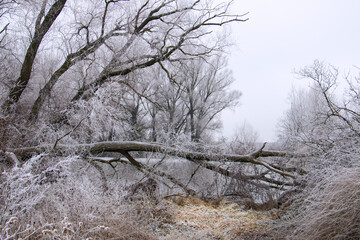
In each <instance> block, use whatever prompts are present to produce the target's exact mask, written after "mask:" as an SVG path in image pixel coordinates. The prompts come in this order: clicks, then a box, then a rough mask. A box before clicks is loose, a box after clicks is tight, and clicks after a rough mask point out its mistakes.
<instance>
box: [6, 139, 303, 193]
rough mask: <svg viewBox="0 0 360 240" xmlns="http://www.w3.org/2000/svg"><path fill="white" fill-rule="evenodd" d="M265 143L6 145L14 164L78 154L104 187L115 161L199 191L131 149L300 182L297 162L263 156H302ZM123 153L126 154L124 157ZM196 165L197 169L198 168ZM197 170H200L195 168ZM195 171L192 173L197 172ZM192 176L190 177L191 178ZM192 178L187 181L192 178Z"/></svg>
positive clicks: (263, 179) (271, 182)
mask: <svg viewBox="0 0 360 240" xmlns="http://www.w3.org/2000/svg"><path fill="white" fill-rule="evenodd" d="M265 146H266V143H265V144H264V145H263V146H262V147H261V148H260V149H259V150H258V151H256V152H254V153H252V154H247V155H236V154H216V153H203V152H194V151H188V150H183V149H178V148H175V147H170V146H166V145H163V144H160V143H144V142H98V143H91V144H78V145H64V144H57V143H56V144H52V145H50V144H48V145H41V146H33V147H23V148H14V149H5V151H4V152H5V153H6V154H7V155H9V154H11V156H12V158H11V159H10V160H11V161H10V162H11V164H13V163H14V162H16V160H14V159H22V160H18V161H17V162H18V163H17V165H21V162H22V161H24V159H26V158H28V157H30V156H32V155H34V154H41V153H48V154H53V155H56V156H66V155H79V156H82V158H84V159H86V160H87V161H89V162H90V163H91V164H92V165H93V166H94V167H95V168H96V169H98V170H99V173H100V174H101V178H102V180H103V182H104V190H107V186H106V176H105V173H104V171H102V168H101V167H100V166H99V165H98V164H108V165H110V166H111V167H112V168H114V169H115V166H114V163H120V164H130V165H132V166H133V167H135V168H136V169H137V170H138V171H140V172H143V173H148V174H153V175H156V176H158V177H160V178H166V179H167V180H169V181H170V182H172V183H173V184H175V185H177V186H179V187H181V188H182V189H183V190H184V191H185V192H186V193H187V194H189V195H194V194H196V192H195V191H194V190H193V189H190V188H189V187H188V186H187V184H184V183H182V182H181V181H179V180H177V179H176V178H174V177H173V176H171V175H170V174H167V173H165V172H162V171H159V170H157V169H156V168H155V167H152V166H149V165H147V164H143V163H141V162H140V161H137V160H136V159H135V158H134V157H133V156H132V155H131V153H132V152H152V153H161V154H164V155H166V156H176V157H180V158H183V159H186V160H188V161H191V162H193V163H195V164H197V165H198V168H200V167H202V168H205V169H208V170H211V171H214V172H216V173H218V174H220V175H223V176H226V177H229V178H232V179H238V180H246V181H250V182H252V183H253V184H256V185H257V186H260V187H263V188H275V189H282V190H285V189H286V188H287V187H294V186H297V185H299V183H297V181H296V176H298V175H302V174H305V173H306V172H305V171H304V170H303V169H301V168H297V167H295V166H283V165H276V164H274V163H272V162H271V161H266V160H264V158H269V157H303V156H299V155H297V156H295V155H294V154H289V153H286V152H279V151H266V150H264V148H265ZM105 153H119V154H120V155H119V157H111V158H104V157H102V156H104V154H105ZM122 157H125V159H123V158H122ZM218 163H232V164H238V163H246V164H252V165H255V166H259V167H261V172H260V173H257V174H252V175H246V174H239V173H238V172H235V171H234V170H233V169H231V166H229V165H228V166H225V167H224V166H221V165H219V164H218ZM198 168H197V169H198ZM196 171H197V170H196ZM195 173H196V172H194V173H193V174H192V177H193V175H195ZM192 177H191V178H192ZM190 181H191V179H190V180H189V181H188V182H190Z"/></svg>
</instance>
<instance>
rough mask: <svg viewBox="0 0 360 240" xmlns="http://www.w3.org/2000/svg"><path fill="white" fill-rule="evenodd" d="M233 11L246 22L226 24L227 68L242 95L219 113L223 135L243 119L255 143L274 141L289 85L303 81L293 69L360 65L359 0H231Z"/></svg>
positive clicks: (347, 67)
mask: <svg viewBox="0 0 360 240" xmlns="http://www.w3.org/2000/svg"><path fill="white" fill-rule="evenodd" d="M233 11H234V12H236V13H238V14H241V13H245V12H249V14H248V17H249V20H248V21H247V22H245V23H239V24H235V25H233V26H232V38H233V40H235V42H236V47H235V48H234V49H232V51H231V55H230V61H229V68H230V69H231V70H232V71H233V73H234V77H235V79H236V83H235V84H234V88H236V89H238V90H240V91H241V92H242V93H243V96H242V97H241V100H240V102H241V104H240V106H239V107H237V108H236V109H235V110H234V111H226V112H224V113H223V114H222V118H223V125H224V127H223V134H224V136H226V137H230V136H231V135H232V133H233V132H234V131H235V129H236V128H237V127H240V126H241V125H242V124H243V122H244V121H246V122H247V123H249V124H250V125H252V127H253V128H254V130H256V131H257V132H258V133H259V136H260V137H259V140H260V141H274V140H276V137H277V134H276V124H277V123H278V121H279V119H280V118H281V117H282V115H283V113H284V111H285V110H286V109H287V108H288V107H289V101H288V96H289V93H290V91H291V88H292V87H301V86H306V85H307V83H305V82H304V81H301V80H299V79H298V78H297V76H296V75H295V74H294V73H293V72H294V70H295V69H299V68H301V67H303V66H305V65H308V64H311V63H313V61H314V60H315V59H319V60H322V61H326V62H328V63H330V64H333V65H334V66H337V67H339V68H340V73H345V72H346V71H349V70H351V71H355V70H356V69H355V68H354V67H353V66H354V65H355V66H359V67H360V1H359V0H235V6H234V8H233Z"/></svg>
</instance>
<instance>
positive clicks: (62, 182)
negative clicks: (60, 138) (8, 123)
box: [0, 155, 151, 239]
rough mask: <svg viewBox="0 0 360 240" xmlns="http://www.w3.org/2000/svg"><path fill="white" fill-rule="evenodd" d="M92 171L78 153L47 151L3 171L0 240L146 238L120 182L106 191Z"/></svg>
mask: <svg viewBox="0 0 360 240" xmlns="http://www.w3.org/2000/svg"><path fill="white" fill-rule="evenodd" d="M95 171H96V169H94V168H93V167H91V165H89V164H88V163H87V162H86V161H84V160H82V159H80V158H77V157H66V158H55V157H51V156H48V155H38V156H36V157H33V158H31V159H29V160H28V161H27V162H26V163H24V165H23V166H22V167H20V168H18V167H14V168H13V169H11V170H9V171H7V172H5V171H4V172H3V173H2V174H1V184H0V192H1V195H0V226H1V227H0V239H20V238H30V239H40V238H42V239H87V238H90V237H91V238H92V239H104V238H116V239H150V238H151V237H150V235H149V234H147V233H146V230H141V229H142V228H141V227H140V226H137V224H135V223H134V222H133V221H132V220H131V219H132V218H131V215H132V214H131V212H129V211H130V209H131V208H129V207H128V206H126V205H125V204H124V203H123V201H122V198H123V195H124V194H123V192H122V189H121V187H117V186H116V185H115V184H109V190H108V191H107V192H106V193H105V192H104V190H103V188H102V182H101V178H100V177H99V175H97V174H98V173H96V172H95Z"/></svg>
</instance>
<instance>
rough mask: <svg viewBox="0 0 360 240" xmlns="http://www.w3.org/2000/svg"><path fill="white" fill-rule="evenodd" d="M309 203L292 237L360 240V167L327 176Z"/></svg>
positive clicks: (295, 223) (295, 222) (296, 224)
mask: <svg viewBox="0 0 360 240" xmlns="http://www.w3.org/2000/svg"><path fill="white" fill-rule="evenodd" d="M306 204H308V205H307V207H305V209H303V211H302V212H301V213H300V215H299V216H298V217H297V218H295V219H294V220H293V222H292V225H293V226H295V227H296V228H295V231H294V232H293V234H292V235H291V236H290V238H289V239H319V240H321V239H324V240H325V239H354V240H355V239H357V240H358V239H360V168H347V169H343V170H342V171H339V172H337V173H334V174H332V175H331V176H329V177H327V178H326V179H324V181H323V182H322V184H319V185H318V186H317V187H316V188H314V190H313V191H312V192H311V194H310V197H309V198H308V199H307V201H306Z"/></svg>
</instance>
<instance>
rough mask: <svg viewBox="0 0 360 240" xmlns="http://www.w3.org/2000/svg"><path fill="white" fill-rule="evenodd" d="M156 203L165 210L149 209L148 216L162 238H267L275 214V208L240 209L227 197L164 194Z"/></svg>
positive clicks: (227, 239) (158, 235) (156, 233)
mask: <svg viewBox="0 0 360 240" xmlns="http://www.w3.org/2000/svg"><path fill="white" fill-rule="evenodd" d="M145 205H146V204H145ZM145 205H143V206H145ZM158 206H161V209H166V210H165V212H166V214H164V211H162V213H160V212H161V211H160V210H159V209H160V208H158V210H159V211H153V213H152V218H153V219H154V221H156V222H157V224H156V225H157V227H156V229H154V228H153V232H154V231H156V232H154V233H155V235H156V236H157V237H159V239H163V240H167V239H179V240H181V239H184V240H185V239H224V240H230V239H238V240H240V239H271V238H266V234H265V232H266V231H267V230H269V228H270V223H271V222H272V219H273V218H274V217H276V212H271V211H270V212H269V211H266V212H259V211H253V210H244V209H243V208H242V207H241V206H239V205H238V204H237V203H234V202H231V201H228V200H210V201H204V200H201V199H199V198H197V197H185V196H181V195H180V196H172V197H169V198H166V199H164V200H162V201H161V202H160V203H159V204H158ZM264 234H265V235H264ZM250 236H253V237H250ZM254 236H257V237H256V238H254ZM258 236H265V237H264V238H263V237H261V238H258ZM249 237H250V238H249Z"/></svg>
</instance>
